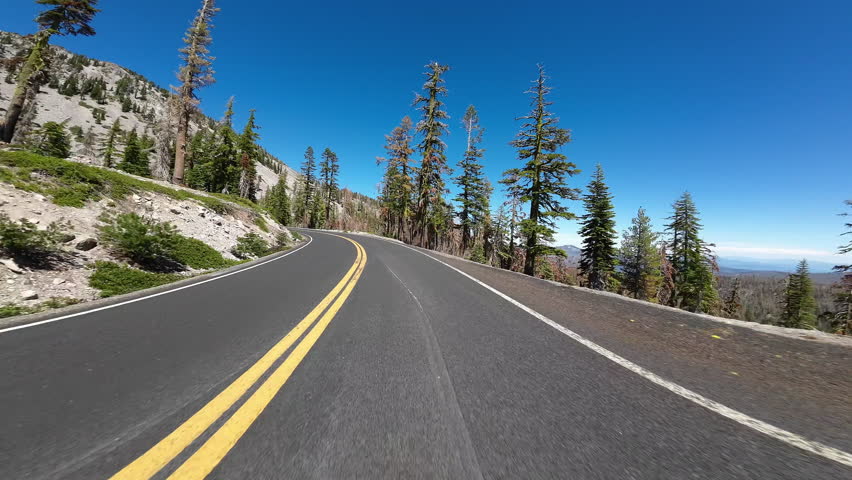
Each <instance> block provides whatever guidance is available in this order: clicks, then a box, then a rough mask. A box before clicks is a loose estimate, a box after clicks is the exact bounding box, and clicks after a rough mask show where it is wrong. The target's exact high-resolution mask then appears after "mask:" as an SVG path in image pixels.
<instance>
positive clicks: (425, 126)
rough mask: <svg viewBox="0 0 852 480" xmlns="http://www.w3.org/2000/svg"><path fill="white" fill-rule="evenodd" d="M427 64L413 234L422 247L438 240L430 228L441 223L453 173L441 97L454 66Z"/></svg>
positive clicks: (419, 101)
mask: <svg viewBox="0 0 852 480" xmlns="http://www.w3.org/2000/svg"><path fill="white" fill-rule="evenodd" d="M426 68H427V69H428V71H427V72H426V73H425V74H424V75H425V76H426V83H424V84H423V90H424V91H425V95H419V94H418V95H417V97H416V98H415V99H414V106H415V107H417V106H419V108H420V111H421V112H422V117H421V120H420V122H418V123H417V132H418V133H419V134H420V137H421V140H420V143H419V144H418V145H417V149H418V150H419V151H420V153H421V155H422V158H421V160H420V168H419V170H418V171H417V189H416V192H415V195H416V197H417V199H416V204H415V211H414V219H413V220H414V227H413V231H414V232H413V234H414V237H415V242H416V243H417V244H419V245H420V246H422V247H429V246H430V245H432V244H433V243H434V241H435V239H434V238H433V237H434V233H435V232H432V233H433V235H430V234H429V229H430V227H434V226H435V225H436V224H439V223H441V222H440V221H436V220H438V219H436V218H433V217H435V216H441V215H442V212H441V210H442V208H443V204H444V201H443V195H444V193H445V191H446V186H445V184H444V175H445V174H448V173H450V168H449V167H448V166H447V156H446V155H445V154H444V149H445V148H446V145H445V144H444V142H443V140H441V136H442V135H443V134H445V133H447V124H446V123H444V120H446V119H448V118H449V115H447V112H445V111H444V110H443V106H444V103H443V102H442V101H441V97H443V96H444V95H446V94H447V87H445V86H444V79H443V78H441V75H443V74H444V73H446V72H447V71H448V70H449V69H450V67H449V66H447V65H440V64H438V63H437V62H434V63H431V64H429V65H426Z"/></svg>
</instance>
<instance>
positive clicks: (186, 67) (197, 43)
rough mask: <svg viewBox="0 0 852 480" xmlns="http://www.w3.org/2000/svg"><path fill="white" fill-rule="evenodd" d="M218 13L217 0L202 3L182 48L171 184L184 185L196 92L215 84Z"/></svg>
mask: <svg viewBox="0 0 852 480" xmlns="http://www.w3.org/2000/svg"><path fill="white" fill-rule="evenodd" d="M218 11H219V9H218V8H216V0H203V3H202V4H201V9H199V10H198V13H197V14H196V16H195V19H194V20H193V21H192V25H191V26H190V27H189V30H187V32H186V36H185V37H184V39H183V42H184V43H185V44H186V46H185V47H183V48H181V49H180V53H181V57H182V58H183V61H184V64H183V66H181V68H180V71H179V72H178V80H180V82H181V85H180V87H178V88H177V89H176V90H177V94H178V99H179V100H178V122H177V144H176V150H175V167H174V172H173V173H172V183H175V184H177V185H183V176H184V170H185V168H186V144H187V135H188V133H189V118H190V115H191V114H192V111H193V110H194V109H195V107H196V105H198V96H197V94H196V91H197V90H198V89H199V88H202V87H205V86H207V85H210V84H211V83H213V81H214V80H213V68H212V67H211V65H212V63H213V57H211V56H210V51H209V49H208V46H209V45H210V43H212V41H213V39H212V37H211V36H210V29H211V28H212V26H213V25H212V20H213V16H215V15H216V13H217V12H218Z"/></svg>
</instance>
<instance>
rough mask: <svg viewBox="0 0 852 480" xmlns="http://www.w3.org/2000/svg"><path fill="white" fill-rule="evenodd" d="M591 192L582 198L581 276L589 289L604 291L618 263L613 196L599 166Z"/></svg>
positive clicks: (593, 178)
mask: <svg viewBox="0 0 852 480" xmlns="http://www.w3.org/2000/svg"><path fill="white" fill-rule="evenodd" d="M588 189H589V193H587V194H586V195H585V196H584V197H583V202H584V203H585V205H586V214H585V215H583V216H582V219H583V220H582V222H581V226H580V236H582V237H583V249H582V255H581V257H580V273H581V274H583V275H584V276H585V277H586V282H587V283H588V286H589V288H593V289H595V290H604V289H606V288H607V287H608V286H610V284H611V282H612V281H613V280H614V274H615V266H616V264H617V263H618V260H617V258H616V248H615V237H616V231H615V211H614V210H613V206H612V195H610V193H609V187H607V185H606V183H604V172H603V168H601V166H600V165H598V166H597V169H596V170H595V174H594V176H593V177H592V181H591V182H590V183H589V187H588Z"/></svg>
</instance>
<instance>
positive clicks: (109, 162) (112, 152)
mask: <svg viewBox="0 0 852 480" xmlns="http://www.w3.org/2000/svg"><path fill="white" fill-rule="evenodd" d="M120 136H121V123H119V121H118V119H117V118H116V119H115V122H113V124H112V127H111V128H110V129H109V132H108V133H107V136H106V140H105V141H104V148H103V151H102V154H101V155H102V158H103V163H104V166H105V167H107V168H111V167H112V166H113V164H114V163H115V157H116V155H117V151H118V142H119V137H120Z"/></svg>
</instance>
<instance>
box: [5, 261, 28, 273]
mask: <svg viewBox="0 0 852 480" xmlns="http://www.w3.org/2000/svg"><path fill="white" fill-rule="evenodd" d="M0 263H2V264H3V265H4V266H5V267H6V268H8V269H9V270H11V271H12V272H14V273H18V274H21V273H24V270H23V269H21V267H19V266H18V264H17V263H15V261H14V260H12V259H11V258H2V259H0Z"/></svg>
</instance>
